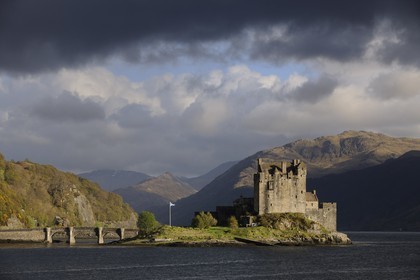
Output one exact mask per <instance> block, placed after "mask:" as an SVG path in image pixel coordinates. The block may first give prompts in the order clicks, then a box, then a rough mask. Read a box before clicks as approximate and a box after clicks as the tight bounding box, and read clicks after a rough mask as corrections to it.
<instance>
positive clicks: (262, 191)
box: [254, 160, 306, 215]
mask: <svg viewBox="0 0 420 280" xmlns="http://www.w3.org/2000/svg"><path fill="white" fill-rule="evenodd" d="M258 164H259V168H258V173H257V174H255V175H254V199H255V200H254V209H255V211H256V212H257V213H258V214H259V215H261V214H265V213H290V212H291V213H305V209H306V199H305V193H306V167H305V165H304V164H303V163H301V162H300V161H293V162H291V163H289V162H285V161H283V162H263V161H262V160H260V161H259V162H258Z"/></svg>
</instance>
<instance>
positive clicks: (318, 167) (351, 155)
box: [159, 131, 420, 225]
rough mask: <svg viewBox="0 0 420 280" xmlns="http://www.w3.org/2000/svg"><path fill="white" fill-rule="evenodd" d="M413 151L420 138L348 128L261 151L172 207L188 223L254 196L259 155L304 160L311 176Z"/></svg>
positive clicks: (418, 146)
mask: <svg viewBox="0 0 420 280" xmlns="http://www.w3.org/2000/svg"><path fill="white" fill-rule="evenodd" d="M410 150H420V139H409V138H394V137H390V136H386V135H383V134H378V133H372V132H364V131H346V132H343V133H341V134H338V135H334V136H324V137H319V138H316V139H313V140H298V141H295V142H292V143H289V144H286V145H284V146H282V147H276V148H273V149H269V150H265V151H261V152H258V153H256V154H254V155H252V156H250V157H248V158H245V159H244V160H242V161H240V162H238V163H237V164H235V165H234V166H232V167H231V168H230V169H229V170H228V171H226V172H225V173H224V174H222V175H221V176H219V177H217V178H216V179H215V180H213V181H212V182H211V183H209V184H208V185H207V186H206V187H204V188H203V189H202V190H201V191H199V192H198V193H196V194H194V195H192V196H190V197H187V198H185V199H182V200H180V201H178V203H177V207H174V209H173V217H174V218H173V220H174V222H175V223H177V224H181V225H185V224H189V223H190V221H191V219H192V215H193V213H194V211H197V210H206V211H209V210H214V209H215V207H216V206H217V205H230V204H231V203H232V201H233V200H234V199H236V198H238V197H239V195H243V196H252V195H253V189H252V188H253V174H254V173H255V168H256V159H257V158H259V157H264V158H272V159H275V160H281V159H286V160H291V159H295V158H296V159H301V160H303V161H304V162H305V163H306V164H307V166H308V177H320V176H322V175H325V174H331V173H342V172H345V171H348V170H357V169H361V168H365V167H369V166H375V165H378V164H380V163H383V162H385V161H386V160H387V159H391V158H396V157H398V156H401V155H402V154H404V153H406V152H408V151H410ZM178 206H179V207H178ZM162 211H163V209H161V210H160V212H162ZM160 212H159V213H160Z"/></svg>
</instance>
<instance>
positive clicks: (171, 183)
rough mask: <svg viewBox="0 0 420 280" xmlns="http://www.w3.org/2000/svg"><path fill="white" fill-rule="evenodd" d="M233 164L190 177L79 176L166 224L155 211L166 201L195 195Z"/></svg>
mask: <svg viewBox="0 0 420 280" xmlns="http://www.w3.org/2000/svg"><path fill="white" fill-rule="evenodd" d="M235 163H236V162H234V161H231V162H225V163H222V164H220V165H219V166H217V167H216V168H214V169H212V170H210V171H209V172H207V173H205V174H203V175H201V176H197V177H193V178H187V177H176V176H174V175H172V174H171V173H169V172H166V173H164V174H162V175H160V176H157V177H152V176H149V175H147V174H144V173H141V172H135V171H125V170H96V171H92V172H88V173H82V174H79V176H80V177H82V178H86V179H89V180H91V181H93V182H96V183H98V184H99V185H100V186H101V187H102V188H104V189H106V190H109V191H113V192H115V193H117V194H119V195H121V196H122V197H123V199H124V201H126V202H127V203H128V204H130V206H131V207H133V208H134V209H135V210H136V211H137V212H141V211H144V210H148V211H153V212H155V213H156V218H157V219H158V220H160V221H161V222H167V220H168V213H167V211H159V209H164V208H165V206H166V205H168V203H169V201H171V202H176V201H177V200H179V199H181V198H184V197H187V196H190V195H192V194H194V193H196V192H197V190H200V189H202V188H203V187H204V186H205V185H207V184H208V183H210V182H211V181H212V180H213V179H214V178H216V177H217V176H219V175H220V174H222V173H223V172H225V171H226V170H228V169H229V168H230V167H231V166H232V165H234V164H235Z"/></svg>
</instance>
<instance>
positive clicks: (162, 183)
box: [114, 172, 196, 222]
mask: <svg viewBox="0 0 420 280" xmlns="http://www.w3.org/2000/svg"><path fill="white" fill-rule="evenodd" d="M114 192H115V193H117V194H119V195H121V196H122V197H123V199H124V201H126V202H127V203H128V204H130V205H131V207H133V208H134V209H135V210H136V211H137V212H141V211H144V210H149V211H154V212H155V209H156V207H163V208H165V209H166V208H167V206H168V203H169V202H170V201H171V202H175V201H177V200H179V199H181V198H184V197H187V196H190V195H192V194H194V193H196V190H195V189H194V188H193V187H191V186H190V185H188V184H186V183H185V182H183V181H181V180H180V179H178V178H177V177H175V176H174V175H172V174H171V173H169V172H166V173H163V174H162V175H160V176H158V177H153V178H149V179H148V180H146V181H144V182H142V183H140V184H137V185H135V186H132V187H128V188H121V189H117V190H115V191H114ZM156 218H157V219H158V220H160V221H162V222H167V219H168V214H167V211H163V213H162V214H160V215H158V214H157V215H156Z"/></svg>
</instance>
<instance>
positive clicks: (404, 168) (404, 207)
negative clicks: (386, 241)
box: [308, 151, 420, 231]
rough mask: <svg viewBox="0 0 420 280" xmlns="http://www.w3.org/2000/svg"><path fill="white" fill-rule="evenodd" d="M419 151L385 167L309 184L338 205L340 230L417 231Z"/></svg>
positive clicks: (419, 219)
mask: <svg viewBox="0 0 420 280" xmlns="http://www.w3.org/2000/svg"><path fill="white" fill-rule="evenodd" d="M419 170H420V151H412V152H409V153H407V154H405V155H403V156H401V157H400V158H398V159H391V160H388V161H386V162H385V163H383V164H381V165H378V166H374V167H370V168H365V169H362V170H356V171H349V172H346V173H342V174H336V175H328V176H324V177H321V178H313V179H309V180H308V186H316V189H317V193H318V195H319V197H322V199H323V200H324V201H337V203H338V210H339V211H338V227H339V228H340V229H341V230H389V231H398V230H404V231H420V180H419V175H418V171H419Z"/></svg>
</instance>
